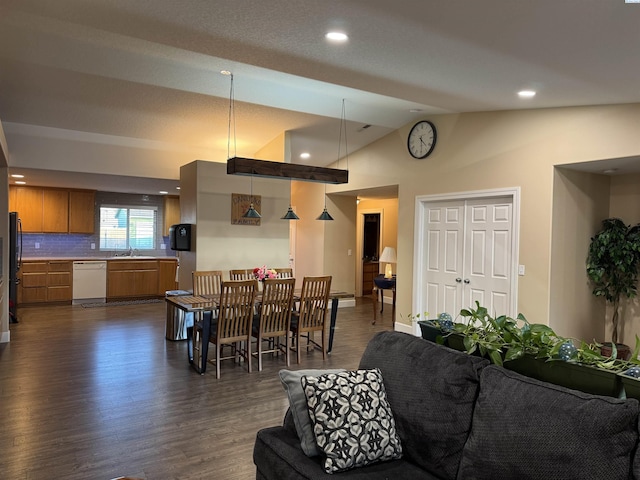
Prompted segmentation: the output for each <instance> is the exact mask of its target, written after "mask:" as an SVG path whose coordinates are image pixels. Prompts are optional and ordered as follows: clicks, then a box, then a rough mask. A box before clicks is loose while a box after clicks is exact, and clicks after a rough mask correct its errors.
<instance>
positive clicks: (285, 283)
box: [259, 278, 296, 337]
mask: <svg viewBox="0 0 640 480" xmlns="http://www.w3.org/2000/svg"><path fill="white" fill-rule="evenodd" d="M295 283H296V279H295V278H269V279H267V280H265V281H264V290H263V293H262V305H261V307H260V327H259V328H260V331H261V333H262V336H263V337H270V336H277V335H286V334H287V332H288V331H289V322H290V321H291V306H292V304H293V290H294V288H295Z"/></svg>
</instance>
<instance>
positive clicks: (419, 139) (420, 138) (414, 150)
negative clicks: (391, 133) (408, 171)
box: [407, 120, 437, 158]
mask: <svg viewBox="0 0 640 480" xmlns="http://www.w3.org/2000/svg"><path fill="white" fill-rule="evenodd" d="M436 138H437V135H436V127H435V125H434V124H433V123H431V122H430V121H428V120H423V121H421V122H418V123H416V124H415V125H414V126H413V127H412V128H411V131H410V132H409V137H408V138H407V148H408V149H409V153H410V154H411V156H412V157H414V158H427V157H428V156H429V155H431V152H433V149H434V148H435V146H436Z"/></svg>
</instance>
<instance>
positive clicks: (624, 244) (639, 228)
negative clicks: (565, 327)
mask: <svg viewBox="0 0 640 480" xmlns="http://www.w3.org/2000/svg"><path fill="white" fill-rule="evenodd" d="M639 261H640V225H635V226H633V227H631V226H628V225H626V224H625V223H624V222H623V221H622V220H620V219H619V218H607V219H606V220H603V221H602V230H601V231H599V232H598V233H597V234H596V235H595V236H594V237H592V238H591V244H590V245H589V253H588V256H587V276H588V277H589V279H590V280H591V282H592V284H593V294H594V295H595V296H596V297H604V298H605V300H606V301H607V302H608V303H610V304H611V306H612V308H613V314H612V316H611V327H612V331H611V343H609V344H607V343H605V344H604V345H603V355H604V356H611V355H612V354H611V353H610V352H611V351H612V350H613V351H617V356H618V358H621V359H625V360H626V359H627V358H629V354H630V350H631V349H630V348H629V346H628V345H625V344H622V343H620V344H619V343H618V325H619V322H620V300H621V299H622V297H627V298H633V297H635V296H636V294H637V278H638V262H639ZM611 345H614V346H615V349H612V348H611ZM607 347H608V348H607Z"/></svg>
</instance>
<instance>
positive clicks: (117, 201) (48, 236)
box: [18, 192, 176, 258]
mask: <svg viewBox="0 0 640 480" xmlns="http://www.w3.org/2000/svg"><path fill="white" fill-rule="evenodd" d="M101 205H108V206H111V205H127V206H135V205H141V206H142V205H144V206H155V207H157V229H156V248H155V249H153V250H142V251H140V252H139V254H140V255H151V256H155V257H175V256H176V252H175V251H173V250H171V249H170V248H169V237H164V236H162V233H163V225H164V198H163V197H162V196H161V195H136V194H126V193H115V192H96V203H95V213H94V219H95V233H93V234H78V233H73V234H64V233H25V234H24V235H23V236H22V256H23V258H30V257H79V258H80V257H100V258H102V257H111V256H113V255H114V253H115V252H114V251H113V250H100V225H99V222H100V219H99V213H98V212H99V210H100V206H101ZM18 213H19V212H18ZM92 244H93V245H94V246H95V248H94V249H92V248H91V245H92ZM162 245H164V248H162Z"/></svg>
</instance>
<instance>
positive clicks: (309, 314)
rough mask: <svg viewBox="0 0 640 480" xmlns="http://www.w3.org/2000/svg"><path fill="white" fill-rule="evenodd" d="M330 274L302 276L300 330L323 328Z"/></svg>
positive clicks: (329, 287)
mask: <svg viewBox="0 0 640 480" xmlns="http://www.w3.org/2000/svg"><path fill="white" fill-rule="evenodd" d="M330 289H331V276H329V275H328V276H323V277H304V279H303V280H302V293H301V294H300V313H299V320H298V329H300V331H303V332H304V331H307V330H318V329H323V328H324V323H325V318H326V315H327V306H328V303H329V290H330Z"/></svg>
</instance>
